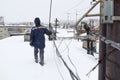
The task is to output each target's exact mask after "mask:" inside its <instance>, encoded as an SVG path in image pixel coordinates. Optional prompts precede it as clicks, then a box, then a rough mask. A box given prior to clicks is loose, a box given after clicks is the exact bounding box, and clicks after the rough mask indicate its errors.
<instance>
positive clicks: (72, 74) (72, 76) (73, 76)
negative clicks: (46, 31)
mask: <svg viewBox="0 0 120 80" xmlns="http://www.w3.org/2000/svg"><path fill="white" fill-rule="evenodd" d="M53 43H54V46H55V48H56V54H57V55H58V57H60V59H61V60H62V62H63V63H64V65H65V67H66V68H67V69H68V71H69V73H70V75H71V78H72V80H75V79H77V80H80V79H79V78H78V77H77V76H76V75H75V74H74V73H73V72H72V70H71V69H70V68H69V67H68V65H67V63H66V62H65V61H64V59H63V58H62V56H61V54H60V52H59V50H58V48H57V46H56V43H55V41H54V40H53ZM74 78H75V79H74Z"/></svg>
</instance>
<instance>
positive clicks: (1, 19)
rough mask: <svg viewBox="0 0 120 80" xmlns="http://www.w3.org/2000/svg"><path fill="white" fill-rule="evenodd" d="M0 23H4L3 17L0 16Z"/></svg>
mask: <svg viewBox="0 0 120 80" xmlns="http://www.w3.org/2000/svg"><path fill="white" fill-rule="evenodd" d="M0 25H4V17H3V16H0Z"/></svg>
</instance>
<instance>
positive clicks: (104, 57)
mask: <svg viewBox="0 0 120 80" xmlns="http://www.w3.org/2000/svg"><path fill="white" fill-rule="evenodd" d="M115 50H116V49H115V48H114V49H113V50H111V51H110V52H108V53H107V56H109V55H110V54H111V53H112V52H113V51H115ZM107 56H105V55H104V56H103V57H102V59H100V60H99V61H98V63H97V64H96V65H95V67H93V68H92V69H91V70H90V71H89V72H88V73H87V74H86V76H88V75H89V74H90V73H91V72H92V71H94V70H95V69H96V67H97V66H98V65H99V64H101V63H102V62H103V61H104V60H105V59H106V57H107Z"/></svg>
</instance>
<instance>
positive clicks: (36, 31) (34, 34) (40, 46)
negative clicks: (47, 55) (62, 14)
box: [30, 17, 52, 65]
mask: <svg viewBox="0 0 120 80" xmlns="http://www.w3.org/2000/svg"><path fill="white" fill-rule="evenodd" d="M34 23H35V27H33V28H32V29H31V33H30V45H31V46H34V58H35V62H36V63H38V51H40V54H39V57H40V62H39V63H40V64H41V65H44V48H45V36H44V35H45V34H46V35H51V34H52V32H51V31H49V30H48V29H46V28H45V27H44V26H42V25H41V22H40V19H39V18H38V17H37V18H35V20H34Z"/></svg>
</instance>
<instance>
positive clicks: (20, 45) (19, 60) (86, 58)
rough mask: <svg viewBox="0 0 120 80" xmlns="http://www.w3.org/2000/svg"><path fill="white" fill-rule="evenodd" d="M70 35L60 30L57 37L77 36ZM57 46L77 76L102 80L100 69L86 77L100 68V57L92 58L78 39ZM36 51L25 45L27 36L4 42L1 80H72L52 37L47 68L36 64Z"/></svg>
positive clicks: (0, 47)
mask: <svg viewBox="0 0 120 80" xmlns="http://www.w3.org/2000/svg"><path fill="white" fill-rule="evenodd" d="M67 31H68V30H66V29H65V30H63V29H59V30H58V34H57V36H64V37H65V36H66V37H67V36H73V33H67ZM55 43H56V45H57V46H58V49H59V52H60V53H61V55H62V57H63V59H64V60H65V61H66V63H67V65H68V66H69V67H70V69H71V70H72V71H73V72H74V73H76V72H77V73H78V75H79V77H80V79H81V80H98V67H97V68H96V69H95V70H94V71H92V72H91V73H90V75H89V76H86V74H87V73H88V72H89V71H90V70H91V69H92V68H93V67H94V66H95V65H96V64H97V61H98V60H97V58H98V54H94V56H91V55H88V54H87V52H86V50H85V49H83V48H82V42H81V41H78V40H75V39H72V40H71V39H64V40H56V41H55ZM33 49H34V48H33V47H31V46H29V42H24V36H12V37H9V38H6V39H2V40H0V80H72V79H71V77H70V74H69V72H68V70H67V68H66V67H65V66H64V64H63V62H62V61H61V59H60V58H58V56H57V55H56V49H55V46H54V45H53V41H49V40H48V37H46V48H45V55H44V56H45V65H44V66H41V65H40V64H37V63H35V62H34V56H33ZM69 57H70V59H71V61H72V63H73V64H74V65H73V64H72V63H71V62H70V60H69ZM74 66H75V67H74Z"/></svg>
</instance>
